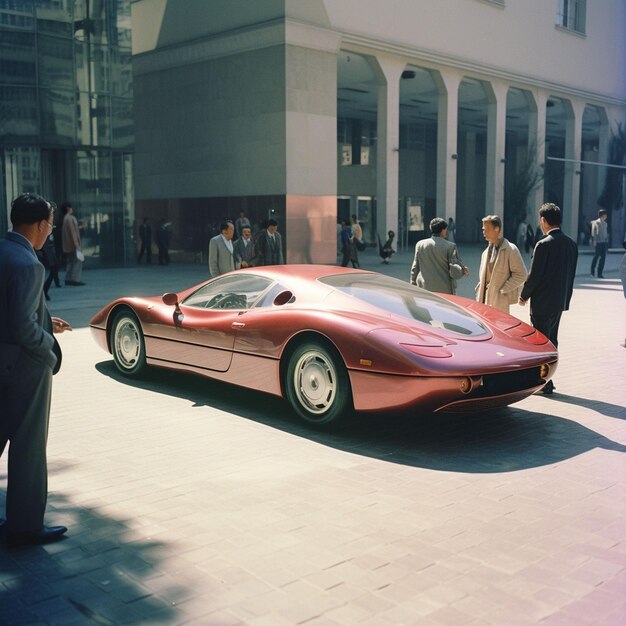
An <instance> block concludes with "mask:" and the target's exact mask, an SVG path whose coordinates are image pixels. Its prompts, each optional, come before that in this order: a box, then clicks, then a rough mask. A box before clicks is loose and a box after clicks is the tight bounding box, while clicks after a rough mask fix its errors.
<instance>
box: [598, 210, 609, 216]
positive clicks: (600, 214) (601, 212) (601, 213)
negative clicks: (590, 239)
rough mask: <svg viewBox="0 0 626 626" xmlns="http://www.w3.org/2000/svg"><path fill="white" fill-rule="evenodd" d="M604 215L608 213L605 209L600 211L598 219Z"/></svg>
mask: <svg viewBox="0 0 626 626" xmlns="http://www.w3.org/2000/svg"><path fill="white" fill-rule="evenodd" d="M603 215H607V212H606V211H605V210H604V209H600V210H599V211H598V217H602V216H603Z"/></svg>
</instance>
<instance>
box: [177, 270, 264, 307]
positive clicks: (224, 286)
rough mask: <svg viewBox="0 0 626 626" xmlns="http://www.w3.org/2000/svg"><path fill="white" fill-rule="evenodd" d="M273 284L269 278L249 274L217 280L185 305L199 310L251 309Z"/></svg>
mask: <svg viewBox="0 0 626 626" xmlns="http://www.w3.org/2000/svg"><path fill="white" fill-rule="evenodd" d="M271 284H272V281H271V280H270V279H268V278H264V277H261V276H255V275H254V274H248V273H246V274H241V275H239V276H237V275H235V276H232V275H231V276H225V277H223V278H216V279H215V280H212V281H211V282H210V283H207V284H206V285H204V286H202V287H200V289H198V290H196V291H194V293H192V294H191V295H189V296H187V298H185V300H184V301H183V304H184V305H185V306H190V307H194V308H198V309H232V310H241V309H249V308H251V307H253V306H254V305H255V303H256V302H257V300H258V299H259V297H260V296H261V295H262V294H263V293H264V292H265V291H266V290H267V288H268V287H269V286H270V285H271Z"/></svg>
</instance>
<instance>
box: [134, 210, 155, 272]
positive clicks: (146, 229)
mask: <svg viewBox="0 0 626 626" xmlns="http://www.w3.org/2000/svg"><path fill="white" fill-rule="evenodd" d="M139 240H140V241H141V249H140V250H139V254H138V255H137V263H138V264H140V263H141V259H142V258H143V253H144V252H145V253H146V263H147V264H148V265H150V264H151V263H152V226H150V221H149V220H148V218H147V217H144V218H143V222H142V224H141V226H140V227H139Z"/></svg>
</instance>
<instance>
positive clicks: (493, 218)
mask: <svg viewBox="0 0 626 626" xmlns="http://www.w3.org/2000/svg"><path fill="white" fill-rule="evenodd" d="M485 222H489V223H490V224H491V225H492V226H493V227H494V228H499V229H500V230H502V219H500V216H499V215H485V217H483V224H484V223H485Z"/></svg>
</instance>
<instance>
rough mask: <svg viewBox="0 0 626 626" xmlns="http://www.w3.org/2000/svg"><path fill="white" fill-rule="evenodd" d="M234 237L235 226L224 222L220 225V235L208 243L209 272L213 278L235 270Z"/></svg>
mask: <svg viewBox="0 0 626 626" xmlns="http://www.w3.org/2000/svg"><path fill="white" fill-rule="evenodd" d="M234 235H235V225H234V224H233V223H232V222H230V221H225V222H222V223H221V224H220V234H219V235H216V236H215V237H213V238H212V239H211V241H209V272H211V276H212V277H213V278H215V277H216V276H221V275H222V274H226V272H232V271H233V270H234V269H235V260H234V258H233V236H234Z"/></svg>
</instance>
